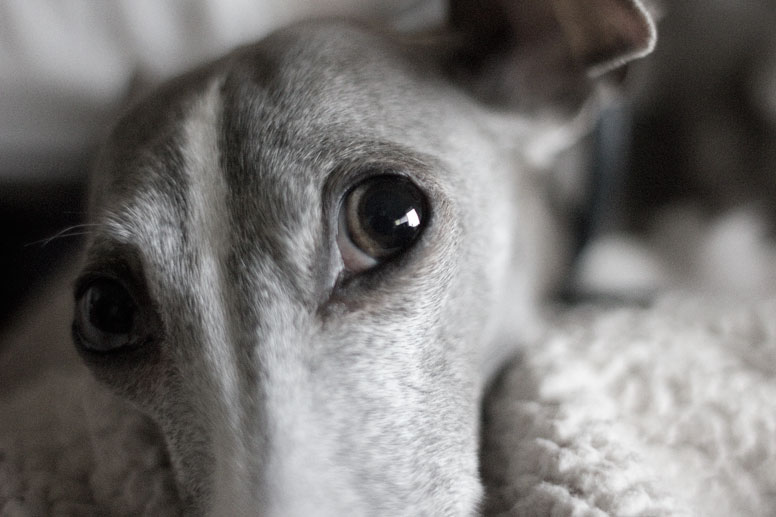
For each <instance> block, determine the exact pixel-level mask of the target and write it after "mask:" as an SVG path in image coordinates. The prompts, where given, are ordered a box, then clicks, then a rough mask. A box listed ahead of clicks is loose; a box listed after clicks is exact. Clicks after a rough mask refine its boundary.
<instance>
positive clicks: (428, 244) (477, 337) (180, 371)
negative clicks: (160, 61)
mask: <svg viewBox="0 0 776 517" xmlns="http://www.w3.org/2000/svg"><path fill="white" fill-rule="evenodd" d="M483 4H484V3H483ZM504 5H510V6H512V3H511V2H509V3H508V2H504ZM514 5H515V6H514V7H509V8H508V9H506V10H504V11H503V12H501V14H499V15H496V14H495V13H497V11H496V10H494V8H495V7H497V6H496V4H495V3H494V8H490V7H489V8H487V9H485V8H483V7H482V6H481V5H480V4H477V6H471V5H464V4H463V3H458V4H456V5H455V6H454V7H453V10H452V19H453V21H454V22H455V24H456V26H457V27H458V29H459V31H458V32H457V33H456V35H454V36H452V37H448V36H445V38H448V39H447V40H446V41H447V43H446V44H445V45H439V44H438V43H437V41H438V40H436V39H434V38H432V40H433V41H428V40H424V39H423V38H414V37H408V36H397V35H387V34H377V33H375V32H369V31H367V30H364V29H360V28H354V27H351V26H348V25H346V24H343V23H336V22H318V23H307V24H302V25H298V26H294V27H292V28H289V29H285V30H281V31H279V32H277V33H275V34H273V35H271V36H270V37H268V38H266V39H265V40H264V41H262V42H260V43H258V44H257V45H255V46H250V47H245V48H242V49H239V50H237V51H235V52H234V53H232V54H230V55H228V56H226V57H225V58H223V59H221V60H219V61H217V62H215V63H212V64H210V65H208V66H206V67H204V68H202V69H199V70H197V71H194V72H192V73H190V74H188V75H186V76H184V77H181V78H179V79H177V80H175V81H173V82H171V83H170V84H168V85H167V86H166V87H164V88H163V89H161V90H160V91H159V92H158V93H156V94H155V95H153V96H152V97H150V98H148V99H147V100H145V101H143V102H141V103H139V104H138V105H136V106H135V107H134V108H133V109H132V110H131V111H130V112H129V113H128V114H127V115H126V116H125V117H124V118H123V119H122V120H121V121H120V123H119V124H118V125H117V127H116V128H115V130H114V132H113V133H112V135H111V137H110V140H109V142H108V143H107V145H106V146H105V148H104V151H103V153H102V155H101V158H100V160H99V163H98V167H97V170H96V173H95V175H94V180H93V190H92V192H93V195H92V217H93V222H94V223H96V225H97V226H96V228H97V229H96V230H95V233H94V235H93V236H92V238H91V240H90V242H89V245H88V250H87V254H86V255H87V256H86V265H85V267H84V270H83V273H82V275H81V277H80V279H79V280H78V282H77V287H76V299H77V310H76V316H75V321H74V325H73V334H74V338H75V343H76V346H77V348H78V349H79V351H80V352H81V354H82V356H83V357H84V358H85V361H86V362H87V363H88V364H89V365H90V367H91V368H92V371H93V372H94V374H95V376H96V377H97V378H98V379H99V380H101V381H102V382H103V383H105V384H107V385H108V386H109V387H111V388H112V390H113V391H114V392H116V393H118V394H119V395H120V396H122V397H125V398H127V399H129V400H131V401H132V402H133V403H134V404H135V405H137V406H138V407H139V408H141V409H142V410H143V411H144V412H146V413H147V414H149V415H150V416H151V417H152V418H153V419H154V420H155V421H156V422H157V423H158V424H159V427H160V429H161V430H162V433H163V434H164V436H165V439H166V441H167V443H168V446H169V451H170V455H171V459H172V463H173V467H174V470H175V473H176V475H177V479H178V482H179V487H180V490H181V494H182V498H183V500H184V502H185V504H186V505H187V508H188V509H189V511H191V512H193V513H198V512H202V513H207V512H211V513H213V514H216V515H227V514H228V515H238V514H256V513H258V514H260V515H397V514H409V515H453V514H456V515H458V514H463V515H465V514H470V513H472V512H473V511H474V510H475V508H476V505H477V501H478V498H479V497H480V494H481V488H480V483H479V480H478V466H477V442H478V437H477V430H478V416H479V411H478V402H479V397H480V394H481V390H482V387H483V384H484V382H485V381H486V377H487V375H488V374H489V368H490V366H489V365H490V364H491V363H492V361H491V360H489V359H490V358H493V357H497V356H498V349H499V346H500V344H501V343H503V337H504V332H505V329H514V328H516V327H520V325H521V324H522V323H526V324H527V322H528V320H529V319H530V316H529V313H528V312H527V308H528V307H530V305H531V302H530V301H527V300H530V295H531V291H532V290H533V288H532V285H533V284H534V283H535V278H536V276H537V275H538V273H537V267H538V266H540V265H541V263H542V261H543V260H544V258H545V257H543V256H541V255H540V254H538V256H539V259H538V260H537V258H536V257H537V250H538V249H542V248H543V247H544V246H545V243H544V242H542V239H543V238H545V237H539V236H533V235H531V234H530V232H529V229H530V228H533V227H535V225H536V224H537V221H536V220H534V219H535V218H537V217H539V216H538V215H537V214H538V212H534V211H533V208H532V207H533V206H534V205H536V204H537V199H536V198H537V197H538V195H539V194H538V192H537V191H536V190H532V187H531V186H530V185H531V182H530V181H527V180H526V178H527V177H528V176H529V173H528V170H527V168H526V167H527V165H526V164H527V162H528V161H530V160H529V159H528V157H530V156H532V153H533V154H536V153H537V149H539V147H541V146H545V147H546V143H547V141H548V138H549V137H548V135H550V136H551V135H557V134H559V133H558V131H559V130H558V127H559V126H557V125H556V124H555V122H554V116H553V117H551V116H550V115H549V114H548V113H549V112H548V111H545V110H542V109H539V108H540V106H546V107H549V106H550V102H552V103H553V104H552V105H553V106H560V105H561V103H560V102H559V101H560V100H563V103H562V104H563V105H564V108H567V107H568V106H569V105H571V104H578V103H579V101H581V99H582V96H581V95H580V92H582V91H586V90H587V89H588V87H589V84H590V79H589V75H588V74H587V73H586V72H585V70H586V69H587V68H588V67H587V65H595V66H597V67H599V68H600V67H602V66H603V67H605V66H608V65H609V64H610V63H612V62H614V61H613V60H621V59H625V58H627V57H629V56H631V55H634V53H638V52H641V51H644V50H645V49H646V48H647V47H649V46H650V45H651V44H652V38H653V31H652V26H651V23H650V21H649V19H648V17H647V16H646V14H645V11H644V10H643V9H642V7H641V5H640V4H639V3H637V2H636V1H627V0H597V1H595V2H592V3H591V2H589V1H584V2H583V1H579V2H574V1H572V0H567V1H566V0H557V1H555V2H545V1H544V0H537V1H536V2H520V3H519V4H518V3H516V4H514ZM518 5H520V6H523V7H517V6H518ZM475 18H477V19H480V20H482V22H483V24H486V25H490V26H491V27H498V34H499V38H497V39H492V38H490V37H486V35H488V34H492V32H489V31H483V32H480V28H481V26H480V25H478V24H472V23H471V20H472V19H475ZM569 42H570V43H569ZM507 43H508V45H507ZM515 67H517V68H515ZM519 67H525V68H524V70H521V69H520V68H519ZM526 71H527V73H525V72H526ZM537 81H538V82H537ZM546 81H550V82H547V83H546V84H547V88H546V89H542V88H540V86H541V84H540V83H541V82H546ZM509 84H513V85H515V88H514V92H513V93H512V92H510V93H509V95H506V94H505V92H508V91H509V90H508V89H507V88H506V86H508V85H509ZM493 92H496V95H493ZM540 101H542V102H543V104H542V103H540ZM551 118H552V119H553V121H551V120H550V119H551ZM561 133H562V131H561ZM549 140H552V138H549ZM546 238H550V236H546ZM512 337H514V336H512Z"/></svg>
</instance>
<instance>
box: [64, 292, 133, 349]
mask: <svg viewBox="0 0 776 517" xmlns="http://www.w3.org/2000/svg"><path fill="white" fill-rule="evenodd" d="M77 303H78V305H77V308H76V319H75V324H74V331H75V333H76V336H77V338H78V339H79V341H80V344H81V345H82V346H83V347H84V348H87V349H90V350H92V351H95V352H109V351H111V350H115V349H117V348H121V347H124V346H126V345H130V344H132V341H133V336H134V334H135V333H134V330H135V323H136V321H135V320H136V319H137V306H136V305H135V302H134V300H133V299H132V297H131V296H130V294H129V293H128V292H127V290H126V289H125V288H124V286H123V285H121V284H120V283H119V282H117V281H115V280H111V279H99V280H95V281H93V282H91V283H90V284H88V285H87V286H86V287H85V288H84V289H82V291H81V293H80V296H79V298H78V301H77Z"/></svg>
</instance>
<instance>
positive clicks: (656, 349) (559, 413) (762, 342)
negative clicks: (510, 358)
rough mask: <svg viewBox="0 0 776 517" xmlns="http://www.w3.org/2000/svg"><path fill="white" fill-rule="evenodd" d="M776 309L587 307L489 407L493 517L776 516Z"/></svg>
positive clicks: (538, 346) (517, 364)
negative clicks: (503, 516)
mask: <svg viewBox="0 0 776 517" xmlns="http://www.w3.org/2000/svg"><path fill="white" fill-rule="evenodd" d="M774 316H776V301H770V302H761V303H757V304H749V305H746V304H737V303H734V302H732V301H731V302H721V301H718V300H710V299H700V298H671V299H665V300H663V301H661V302H660V303H657V304H656V305H655V306H653V307H650V308H645V309H637V308H620V309H614V310H608V311H607V310H593V309H584V310H578V311H575V313H574V314H572V315H568V316H565V317H564V318H563V320H564V321H559V322H558V327H557V328H556V329H555V330H553V331H552V332H551V333H550V334H549V335H548V336H547V337H546V338H544V339H542V340H540V341H538V342H537V343H535V344H534V345H533V346H530V347H528V348H526V349H524V350H523V352H522V353H521V355H520V356H519V357H518V358H517V359H515V361H514V362H513V363H512V364H511V365H509V366H508V367H507V368H506V370H505V371H504V373H503V375H502V376H501V378H500V380H499V381H498V383H497V384H496V386H495V387H494V389H493V391H492V393H491V394H490V396H489V398H488V400H487V401H486V405H485V410H484V421H485V426H484V429H485V438H484V452H483V463H482V465H483V466H482V469H483V474H484V476H485V479H486V482H487V484H488V486H489V500H488V504H487V509H488V513H489V514H495V515H515V516H517V515H519V516H553V517H561V516H583V515H584V516H588V515H589V516H603V515H612V516H618V517H625V516H664V515H666V516H667V515H672V516H676V515H698V516H755V515H758V516H766V515H776V318H774Z"/></svg>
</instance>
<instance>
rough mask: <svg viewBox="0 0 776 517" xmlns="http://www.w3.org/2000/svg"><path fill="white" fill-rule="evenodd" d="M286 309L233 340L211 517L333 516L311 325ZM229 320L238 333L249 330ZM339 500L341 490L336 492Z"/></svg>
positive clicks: (269, 312) (269, 309)
mask: <svg viewBox="0 0 776 517" xmlns="http://www.w3.org/2000/svg"><path fill="white" fill-rule="evenodd" d="M286 305H287V302H284V301H283V300H282V299H276V300H275V301H274V303H273V304H272V306H266V307H263V308H262V310H261V311H260V314H257V320H256V324H255V325H250V326H251V327H252V328H251V329H247V328H243V329H242V330H240V331H238V333H240V334H242V336H243V337H242V338H237V339H233V341H232V343H233V344H234V353H233V359H232V360H233V361H234V363H233V365H232V368H231V369H232V371H233V372H235V375H234V379H233V380H232V384H233V387H232V388H231V389H230V388H228V387H226V386H224V384H226V383H228V382H229V381H226V380H224V381H222V389H223V393H224V395H225V397H224V398H223V399H222V400H221V401H220V404H221V405H222V406H223V408H222V410H221V411H219V412H218V413H221V414H223V415H224V416H225V418H219V419H216V421H214V425H215V429H214V440H213V447H214V457H215V461H216V469H215V471H216V476H215V479H214V482H215V493H214V499H213V510H212V511H211V514H212V515H221V514H223V515H226V514H229V515H235V514H236V515H240V514H245V515H262V516H267V517H269V516H272V515H283V516H289V517H293V516H296V515H300V516H302V515H305V516H306V515H324V516H325V515H329V514H332V513H331V512H329V511H328V510H327V508H330V507H331V506H332V505H333V502H331V501H328V502H327V499H331V494H332V493H333V485H332V482H336V479H335V478H337V477H338V476H336V475H335V470H334V467H333V466H332V462H331V457H332V453H331V450H330V447H329V444H330V443H331V432H329V431H330V430H329V431H327V429H326V428H325V426H324V425H323V422H324V420H325V419H323V418H321V411H322V408H321V407H319V406H318V402H319V400H316V399H320V397H319V396H317V395H316V391H317V390H318V389H319V388H317V387H316V386H315V376H314V375H313V374H312V373H311V357H310V354H309V348H310V346H311V345H310V342H309V340H308V339H307V337H308V335H309V331H308V330H306V329H305V319H304V318H303V317H302V316H300V315H299V314H295V313H294V311H292V310H291V309H290V308H288V307H287V306H286ZM234 317H235V316H234V314H233V315H231V316H227V319H228V320H231V321H232V323H231V324H230V327H231V328H232V329H238V328H239V327H241V326H244V323H245V322H244V321H242V322H239V323H237V322H234V321H233V320H234ZM336 492H337V494H338V497H339V496H341V493H340V492H341V489H337V490H336Z"/></svg>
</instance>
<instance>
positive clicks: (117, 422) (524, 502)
mask: <svg viewBox="0 0 776 517" xmlns="http://www.w3.org/2000/svg"><path fill="white" fill-rule="evenodd" d="M49 302H56V300H49ZM64 307H65V308H64V309H63V310H62V311H61V314H60V315H59V316H58V317H56V318H54V320H55V321H56V323H54V324H52V322H51V321H49V322H48V324H47V325H43V322H41V321H33V322H31V323H30V324H29V326H28V327H27V328H25V329H21V331H23V333H24V335H26V336H29V337H28V338H25V339H27V341H26V342H25V341H19V343H20V344H21V345H22V346H26V347H28V354H26V355H19V354H16V355H10V352H11V351H10V350H9V349H3V350H0V352H1V353H0V375H3V377H0V379H2V382H3V390H2V395H0V414H1V415H2V419H1V420H0V515H2V516H21V515H31V516H32V515H36V516H37V515H138V514H146V515H169V514H175V513H177V509H176V508H177V507H176V504H177V500H176V496H175V492H174V489H173V486H174V485H173V483H172V479H171V475H170V470H169V465H168V463H167V458H166V455H165V451H164V447H163V445H162V444H161V442H160V438H159V436H158V435H157V433H156V431H155V430H154V428H153V426H152V425H151V424H150V423H149V422H148V421H147V420H146V419H145V418H144V417H142V416H141V415H139V414H138V413H136V412H134V411H133V410H132V409H130V408H128V407H127V406H125V405H124V404H123V403H121V402H119V401H117V400H115V399H114V398H113V397H111V396H109V395H106V394H104V393H103V392H102V390H101V389H100V388H99V387H98V386H97V385H96V384H94V382H93V381H92V380H91V379H90V377H89V375H88V374H87V372H86V371H85V369H84V368H83V367H81V366H80V364H79V363H78V361H77V360H76V359H75V358H74V357H73V356H72V352H70V351H69V348H70V347H68V349H67V350H65V349H62V350H61V351H58V352H57V354H59V355H56V354H55V355H54V356H53V357H51V355H48V356H46V357H49V359H48V360H41V359H42V357H43V356H42V355H41V354H42V352H41V350H36V348H35V343H38V342H40V341H41V339H42V338H43V337H44V336H43V334H49V333H50V332H66V330H67V328H66V327H67V309H66V303H65V304H64ZM775 314H776V302H763V303H758V304H750V305H738V304H734V303H724V302H720V301H714V300H704V299H698V298H672V299H665V300H663V301H661V302H660V303H657V304H655V305H654V306H651V307H648V308H618V309H608V310H606V309H578V310H575V311H573V312H572V313H571V314H564V315H562V316H560V317H559V318H558V319H557V321H555V322H554V323H553V325H552V330H551V331H550V332H549V333H548V334H547V335H546V336H545V337H544V338H542V339H539V340H538V341H537V342H535V343H533V344H531V345H528V346H524V347H521V349H520V352H519V355H518V356H517V357H516V358H515V359H514V360H513V361H512V362H511V363H510V364H509V365H507V366H505V368H504V370H503V372H502V374H501V375H500V377H499V378H498V379H497V380H496V382H494V385H493V387H492V389H491V391H490V393H489V395H488V396H487V397H486V400H485V404H484V410H483V452H482V474H483V479H484V481H485V484H486V487H487V499H486V501H485V503H484V505H483V509H484V510H485V513H486V514H488V515H516V516H517V515H520V516H534V515H535V516H557V517H561V516H587V515H590V516H599V515H601V516H602V515H612V516H618V517H625V516H636V515H639V516H662V515H704V516H714V515H720V516H723V515H724V516H732V515H736V516H755V515H773V514H774V510H775V509H776V375H775V374H776V319H775V318H774V315H775ZM22 357H26V359H20V358H22ZM13 358H16V359H13ZM19 361H21V363H20V362H19ZM25 361H26V363H27V364H25V363H24V362H25ZM33 363H34V364H43V365H48V366H47V367H44V368H43V369H38V368H32V365H33ZM55 371H56V372H58V373H56V374H54V373H53V372H55ZM34 372H38V373H37V374H35V373H34Z"/></svg>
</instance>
